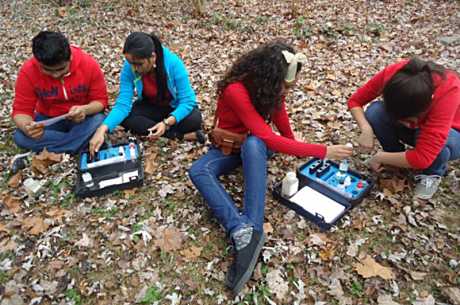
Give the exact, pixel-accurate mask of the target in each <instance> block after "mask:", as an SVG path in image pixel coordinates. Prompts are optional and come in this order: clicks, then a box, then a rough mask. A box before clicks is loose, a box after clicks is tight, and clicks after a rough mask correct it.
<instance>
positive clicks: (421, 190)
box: [414, 175, 441, 200]
mask: <svg viewBox="0 0 460 305" xmlns="http://www.w3.org/2000/svg"><path fill="white" fill-rule="evenodd" d="M415 181H416V182H417V184H416V185H415V191H414V193H415V194H414V195H415V198H420V199H425V200H428V199H431V197H433V195H434V193H436V191H437V190H438V187H439V183H441V176H438V175H417V176H415Z"/></svg>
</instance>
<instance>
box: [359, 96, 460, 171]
mask: <svg viewBox="0 0 460 305" xmlns="http://www.w3.org/2000/svg"><path fill="white" fill-rule="evenodd" d="M365 114H366V119H367V121H368V122H369V124H370V125H371V126H372V129H373V130H374V134H375V136H376V137H377V139H378V141H379V142H380V145H382V148H383V150H384V151H388V152H401V151H405V147H404V144H403V143H405V144H408V145H410V146H415V143H416V142H417V136H418V134H419V130H418V129H410V128H407V127H405V126H404V125H402V124H400V123H398V122H397V121H395V120H394V119H392V118H391V116H390V115H389V114H388V113H387V112H386V110H385V106H384V104H383V102H382V101H376V102H373V103H372V104H370V105H369V107H368V108H367V110H366V112H365ZM459 158H460V131H458V130H455V129H453V128H451V129H450V131H449V136H448V137H447V141H446V144H445V145H444V147H443V148H442V150H441V152H440V153H439V155H438V156H437V157H436V159H435V160H434V161H433V163H432V164H431V165H430V166H429V167H428V168H426V169H425V170H423V174H425V175H439V176H443V175H445V174H446V172H447V162H448V161H451V160H455V159H459Z"/></svg>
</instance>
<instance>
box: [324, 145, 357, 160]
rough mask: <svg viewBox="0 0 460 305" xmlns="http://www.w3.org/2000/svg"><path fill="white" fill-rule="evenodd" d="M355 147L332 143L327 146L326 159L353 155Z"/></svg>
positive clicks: (340, 158)
mask: <svg viewBox="0 0 460 305" xmlns="http://www.w3.org/2000/svg"><path fill="white" fill-rule="evenodd" d="M352 154H353V147H350V146H347V145H331V146H328V147H327V152H326V159H332V160H342V159H345V158H348V157H351V156H352Z"/></svg>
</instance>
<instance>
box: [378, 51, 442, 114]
mask: <svg viewBox="0 0 460 305" xmlns="http://www.w3.org/2000/svg"><path fill="white" fill-rule="evenodd" d="M444 72H445V68H444V67H442V66H440V65H438V64H436V63H434V62H432V61H424V60H421V59H419V58H417V57H414V58H412V59H410V60H409V62H408V63H407V64H406V65H405V66H404V67H403V68H402V69H401V70H399V71H398V72H397V73H396V74H395V75H393V77H392V78H391V79H390V80H389V81H388V82H387V83H386V85H385V86H384V88H383V102H384V105H385V108H386V110H387V112H388V113H389V114H390V115H391V116H392V117H393V118H394V119H396V120H399V119H403V118H408V117H415V116H417V115H419V114H421V113H423V112H424V111H426V110H428V108H429V107H430V105H431V101H432V96H433V92H434V89H435V88H434V84H433V78H432V75H433V73H437V74H438V75H440V76H441V77H443V78H444V77H445V75H444Z"/></svg>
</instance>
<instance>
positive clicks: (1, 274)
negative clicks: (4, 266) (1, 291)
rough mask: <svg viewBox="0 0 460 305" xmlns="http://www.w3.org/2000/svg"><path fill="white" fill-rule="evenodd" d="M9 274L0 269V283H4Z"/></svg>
mask: <svg viewBox="0 0 460 305" xmlns="http://www.w3.org/2000/svg"><path fill="white" fill-rule="evenodd" d="M9 278H10V277H9V275H8V273H6V272H5V271H0V285H3V284H5V283H6V282H8V280H9Z"/></svg>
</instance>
